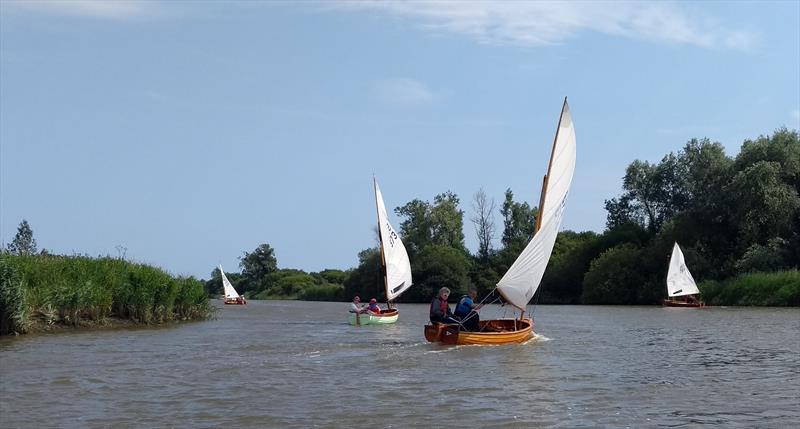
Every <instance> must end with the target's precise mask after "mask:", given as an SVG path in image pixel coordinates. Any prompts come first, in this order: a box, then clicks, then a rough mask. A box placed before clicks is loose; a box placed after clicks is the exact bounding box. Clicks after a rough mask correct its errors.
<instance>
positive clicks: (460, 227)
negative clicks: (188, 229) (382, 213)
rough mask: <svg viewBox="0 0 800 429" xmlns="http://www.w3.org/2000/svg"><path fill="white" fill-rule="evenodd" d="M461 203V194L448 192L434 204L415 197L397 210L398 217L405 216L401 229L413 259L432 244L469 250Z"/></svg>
mask: <svg viewBox="0 0 800 429" xmlns="http://www.w3.org/2000/svg"><path fill="white" fill-rule="evenodd" d="M458 204H459V199H458V196H457V195H456V194H454V193H452V192H450V191H447V192H444V193H442V194H439V195H437V196H436V197H435V198H434V202H433V204H431V203H429V202H427V201H421V200H417V199H415V200H413V201H411V202H409V203H407V204H406V205H404V206H402V207H398V208H396V209H395V213H397V215H398V216H401V217H403V218H405V219H404V220H403V221H402V222H401V223H400V232H401V235H402V236H403V243H404V244H405V246H406V249H407V250H408V253H409V256H410V257H411V259H412V260H413V258H414V255H416V254H418V253H419V252H420V251H422V249H424V248H425V247H427V246H428V245H431V244H436V245H442V246H450V247H453V248H456V249H459V250H462V251H464V252H466V246H465V245H464V212H463V211H462V210H460V209H459V208H458Z"/></svg>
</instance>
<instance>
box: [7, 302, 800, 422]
mask: <svg viewBox="0 0 800 429" xmlns="http://www.w3.org/2000/svg"><path fill="white" fill-rule="evenodd" d="M348 305H349V304H348V303H316V302H298V301H251V302H250V303H249V305H248V306H246V307H238V306H226V307H225V308H220V311H219V312H218V314H217V317H216V318H215V319H213V320H209V321H204V322H192V323H182V324H174V325H169V326H164V327H159V328H143V329H133V330H106V331H74V332H72V331H70V332H62V333H58V334H42V335H27V336H19V337H4V338H0V383H1V384H0V427H2V428H51V427H59V428H60V427H64V428H106V427H109V428H111V427H113V428H140V427H141V428H156V427H158V428H161V427H167V428H169V427H175V428H238V427H242V428H250V427H253V428H256V427H264V428H273V427H274V428H283V427H287V428H310V427H330V428H339V427H359V428H408V427H454V428H464V427H470V428H484V427H520V428H523V427H525V428H527V427H559V428H576V427H609V428H624V427H631V428H642V427H687V428H690V427H701V426H703V427H709V426H712V427H720V428H751V427H767V428H771V427H775V428H781V427H796V426H795V425H797V424H798V422H800V309H796V308H793V309H780V308H733V307H731V308H724V307H721V308H713V307H712V308H706V309H680V308H660V307H611V306H538V307H536V308H535V311H534V315H535V323H536V326H535V331H536V332H537V336H536V337H535V338H534V339H533V340H531V341H529V342H528V343H526V344H522V345H509V346H457V347H447V346H440V345H434V344H429V343H427V342H426V341H425V339H424V337H423V325H424V323H425V321H426V319H427V305H421V304H405V305H402V304H401V305H400V306H399V308H400V319H399V321H398V322H397V324H395V325H386V326H362V327H355V326H350V325H348V324H347V323H346V317H347V313H346V311H347V307H348ZM220 307H222V306H221V305H220ZM504 311H505V310H504V309H501V308H498V307H493V308H486V309H484V310H482V311H481V315H482V317H484V318H488V317H491V316H492V315H495V316H497V315H500V316H502V315H503V314H504ZM508 315H509V316H510V314H508Z"/></svg>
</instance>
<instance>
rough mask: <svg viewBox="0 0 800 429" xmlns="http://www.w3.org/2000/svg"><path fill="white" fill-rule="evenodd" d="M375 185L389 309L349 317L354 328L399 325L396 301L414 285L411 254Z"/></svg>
mask: <svg viewBox="0 0 800 429" xmlns="http://www.w3.org/2000/svg"><path fill="white" fill-rule="evenodd" d="M372 182H373V185H374V189H375V206H376V209H377V212H378V236H379V238H380V250H381V271H382V272H383V286H384V288H385V289H386V305H387V308H385V309H381V312H380V314H375V313H364V314H359V313H350V317H349V322H350V324H351V325H370V324H373V325H374V324H390V323H395V322H397V319H398V317H399V316H400V312H399V310H397V308H395V307H394V303H393V301H394V300H395V299H396V298H397V297H399V296H400V295H401V294H402V293H403V292H405V291H406V290H408V288H410V287H411V285H412V284H413V282H412V279H411V262H410V261H409V260H408V252H406V247H405V246H404V245H403V241H402V240H401V239H400V235H399V234H397V232H396V231H395V230H394V228H393V227H392V224H391V223H389V216H388V214H387V213H386V205H385V204H384V203H383V194H381V188H380V187H379V186H378V180H377V179H375V178H374V177H373V178H372Z"/></svg>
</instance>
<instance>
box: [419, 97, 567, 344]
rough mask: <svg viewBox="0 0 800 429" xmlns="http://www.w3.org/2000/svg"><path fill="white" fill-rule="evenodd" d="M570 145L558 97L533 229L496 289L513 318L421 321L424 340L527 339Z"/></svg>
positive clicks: (557, 218) (563, 191)
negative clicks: (473, 324) (464, 325)
mask: <svg viewBox="0 0 800 429" xmlns="http://www.w3.org/2000/svg"><path fill="white" fill-rule="evenodd" d="M575 143H576V140H575V126H574V124H573V122H572V115H570V111H569V105H568V104H567V99H566V98H564V104H563V106H562V108H561V116H560V117H559V120H558V127H557V128H556V136H555V138H554V140H553V148H552V151H551V153H550V163H549V165H548V169H547V175H545V176H544V182H543V184H542V195H541V198H540V200H539V216H538V217H537V219H536V229H535V231H536V232H535V233H534V236H533V238H532V239H531V241H530V242H529V243H528V245H527V246H525V249H524V250H523V251H522V253H520V255H519V256H518V257H517V259H516V261H514V263H513V264H512V265H511V267H510V268H509V269H508V271H507V272H506V274H505V275H504V276H503V278H501V279H500V281H499V282H498V283H497V287H496V290H497V291H498V292H499V293H500V295H502V297H503V299H505V301H506V302H507V303H509V304H511V305H513V306H514V307H515V308H517V309H519V310H520V311H521V313H520V316H519V318H518V319H516V318H515V319H494V320H485V321H480V322H479V323H478V330H477V331H474V332H468V331H464V330H463V329H461V325H459V324H428V325H425V339H426V340H428V341H430V342H442V343H444V344H512V343H522V342H525V341H527V340H528V339H529V338H531V336H532V335H533V319H532V318H530V317H524V315H525V306H527V305H528V302H529V301H530V300H531V298H532V297H533V295H534V294H535V293H536V290H537V289H538V288H539V284H540V283H541V281H542V276H543V275H544V271H545V268H547V263H548V261H549V260H550V254H551V253H552V252H553V246H554V245H555V241H556V236H557V235H558V229H559V228H560V227H561V220H562V218H563V214H564V206H565V204H566V200H567V194H568V193H569V188H570V186H571V184H572V176H573V174H574V173H575V158H576V144H575Z"/></svg>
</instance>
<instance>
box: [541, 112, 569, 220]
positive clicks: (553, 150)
mask: <svg viewBox="0 0 800 429" xmlns="http://www.w3.org/2000/svg"><path fill="white" fill-rule="evenodd" d="M566 106H567V97H564V104H562V105H561V114H560V115H558V125H556V133H555V135H554V136H553V146H552V147H551V148H550V161H549V162H548V163H547V174H545V175H544V179H543V180H542V192H541V195H540V196H539V215H538V216H536V226H535V227H534V230H533V233H534V234H536V232H537V231H539V229H541V227H542V215H543V214H544V203H545V197H546V195H547V185H548V184H549V182H550V171H552V170H553V158H555V155H556V143H558V131H559V130H560V129H561V119H562V118H563V117H564V109H565V108H566Z"/></svg>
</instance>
